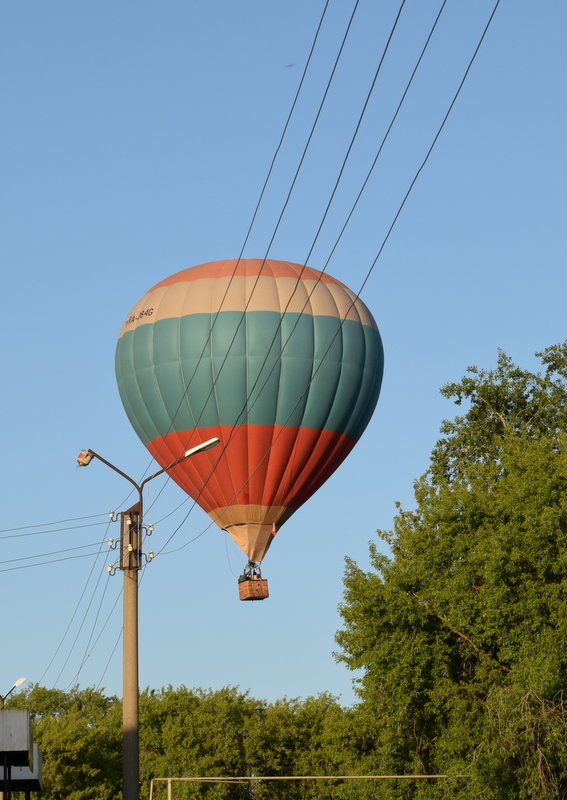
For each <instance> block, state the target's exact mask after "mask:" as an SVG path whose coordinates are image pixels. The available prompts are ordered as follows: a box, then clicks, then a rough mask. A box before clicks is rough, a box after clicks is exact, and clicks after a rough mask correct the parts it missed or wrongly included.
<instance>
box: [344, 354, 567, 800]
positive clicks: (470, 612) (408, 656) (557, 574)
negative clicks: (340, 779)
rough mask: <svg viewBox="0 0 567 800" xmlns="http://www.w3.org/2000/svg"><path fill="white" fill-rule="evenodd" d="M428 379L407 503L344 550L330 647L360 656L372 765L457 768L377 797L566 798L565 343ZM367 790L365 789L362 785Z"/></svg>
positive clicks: (355, 659) (352, 661) (349, 659)
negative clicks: (537, 361) (429, 433)
mask: <svg viewBox="0 0 567 800" xmlns="http://www.w3.org/2000/svg"><path fill="white" fill-rule="evenodd" d="M538 355H539V357H540V358H541V362H542V364H543V366H544V368H545V369H544V371H543V373H542V374H539V373H532V372H529V371H526V370H523V369H520V368H519V367H518V366H516V365H515V364H514V363H513V362H512V361H511V359H510V358H509V357H508V356H506V355H505V354H504V353H500V354H499V358H498V363H497V366H496V368H495V369H494V370H491V371H485V370H480V369H477V368H475V367H471V368H469V370H468V372H467V375H466V376H465V377H464V378H463V379H462V380H461V381H460V382H458V383H451V384H449V385H448V386H445V387H444V388H443V389H442V392H443V394H444V395H445V396H446V397H447V398H452V399H453V400H454V401H455V402H456V403H457V404H458V405H461V404H467V405H468V408H467V410H466V412H465V413H464V414H463V415H462V416H458V417H456V418H455V419H454V420H451V421H446V422H445V423H443V425H442V428H441V433H442V438H440V440H439V441H438V442H437V444H436V445H435V447H434V449H433V452H432V455H431V463H430V467H429V469H428V470H427V472H426V473H425V475H423V476H422V477H421V478H420V479H419V480H418V481H417V482H416V484H415V499H416V508H415V510H412V511H405V510H403V509H401V508H399V510H398V514H397V516H396V518H395V521H394V529H393V531H379V536H380V538H381V539H382V540H383V542H385V543H386V544H387V545H388V547H389V550H390V552H389V554H388V555H386V554H385V553H384V552H383V549H384V548H382V549H381V548H379V547H378V546H377V544H376V543H372V544H371V563H372V569H371V570H370V571H368V572H364V571H362V570H361V569H359V568H358V567H357V565H356V564H354V563H353V562H350V561H349V562H348V564H347V573H346V579H345V585H346V593H345V602H344V604H343V606H342V616H343V620H344V629H343V630H342V631H341V632H339V634H338V636H337V638H338V643H339V645H340V647H341V654H340V658H341V659H342V660H343V661H344V662H345V663H346V664H347V665H348V666H349V667H351V668H352V669H361V670H362V677H361V678H360V679H359V682H358V692H359V695H360V699H361V705H360V707H359V713H360V714H361V715H362V716H363V717H364V718H365V719H366V720H367V721H368V724H369V725H370V726H371V727H372V729H373V733H374V735H373V740H372V743H371V746H370V747H369V749H368V752H367V753H366V756H367V757H369V756H370V757H371V758H370V761H371V763H373V764H374V765H375V767H376V768H379V769H380V771H382V772H383V771H389V772H392V773H404V772H410V771H413V772H417V773H429V774H433V773H443V774H451V775H455V776H456V775H463V776H465V777H461V778H457V777H455V778H454V780H451V781H445V782H439V783H437V784H435V785H433V784H432V783H429V782H427V783H426V782H419V783H418V782H415V783H413V784H411V785H409V784H408V785H407V786H405V787H401V786H400V785H392V784H391V785H389V786H388V787H383V788H382V794H381V795H379V796H383V797H392V798H393V797H395V798H402V797H403V798H405V797H408V798H409V797H416V798H417V797H420V798H421V797H424V798H425V797H436V798H439V797H463V798H465V797H466V798H471V797H478V798H481V797H482V798H499V799H500V798H502V800H504V799H506V800H508V798H509V799H510V800H512V798H514V800H518V799H519V800H522V798H534V799H535V798H558V797H565V796H567V753H566V749H565V742H566V733H567V729H566V706H565V697H564V694H563V691H564V688H565V676H566V667H567V652H566V648H565V643H566V641H567V638H566V633H567V614H566V611H567V605H566V589H567V547H566V539H567V535H566V534H567V448H566V444H567V425H566V422H567V344H564V345H561V346H555V347H551V348H549V349H547V350H545V351H544V352H543V353H540V354H538ZM374 796H376V794H375V795H374Z"/></svg>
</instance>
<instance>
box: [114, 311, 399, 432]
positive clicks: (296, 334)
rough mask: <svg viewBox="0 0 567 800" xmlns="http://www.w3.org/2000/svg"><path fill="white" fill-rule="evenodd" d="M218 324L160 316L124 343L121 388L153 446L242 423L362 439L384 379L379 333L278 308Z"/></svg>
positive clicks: (223, 316) (208, 317)
mask: <svg viewBox="0 0 567 800" xmlns="http://www.w3.org/2000/svg"><path fill="white" fill-rule="evenodd" d="M214 318H215V315H212V314H191V315H188V316H185V317H180V318H170V319H164V320H158V321H157V322H155V323H150V324H147V325H140V326H138V327H137V328H136V329H135V330H132V331H128V332H126V333H125V334H124V335H123V336H122V337H121V338H120V340H119V342H118V346H117V349H116V375H117V380H118V388H119V391H120V395H121V398H122V402H123V403H124V406H125V409H126V412H127V414H128V416H129V418H130V420H131V421H132V424H133V425H134V428H135V430H136V432H137V433H138V435H139V436H140V438H141V439H142V440H143V441H144V442H145V443H147V442H149V441H151V440H153V439H155V438H156V437H158V436H163V435H165V434H166V433H168V432H169V431H183V430H188V429H192V428H195V427H197V426H198V427H213V426H215V425H235V424H242V423H248V424H251V425H287V426H292V427H307V428H315V429H320V428H325V429H327V430H331V431H335V432H338V433H344V434H347V435H349V436H352V437H353V438H354V439H358V438H359V436H360V435H361V433H362V431H363V430H364V428H365V427H366V425H367V423H368V421H369V419H370V416H371V414H372V411H373V410H374V406H375V404H376V401H377V399H378V394H379V392H380V384H381V380H382V371H383V363H384V357H383V349H382V342H381V339H380V334H379V333H378V331H377V330H376V329H375V328H373V327H370V326H367V325H362V324H360V323H359V322H356V321H354V320H346V321H343V322H342V323H341V320H340V319H338V318H336V317H330V316H313V315H311V314H297V313H286V314H284V315H283V316H282V315H281V314H280V313H278V312H272V311H252V312H248V313H247V314H245V315H244V320H243V321H242V322H241V320H242V313H241V312H238V311H226V312H222V313H220V314H219V315H218V316H217V317H216V321H215V322H214V327H212V323H213V320H214ZM239 323H240V324H239ZM211 328H212V333H211ZM233 339H234V341H233ZM273 340H274V341H273ZM272 341H273V345H272ZM231 342H232V344H231ZM270 345H272V347H271V351H270ZM203 349H204V353H203ZM227 351H228V352H229V354H228V356H227V357H226V358H225V355H226V353H227ZM223 362H224V363H223ZM191 378H192V380H191V383H190V385H189V388H188V390H187V391H185V390H186V387H187V385H188V383H189V381H190V379H191ZM213 385H214V389H213ZM211 390H212V391H211Z"/></svg>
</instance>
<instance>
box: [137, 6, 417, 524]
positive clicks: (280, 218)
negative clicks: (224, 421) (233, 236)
mask: <svg viewBox="0 0 567 800" xmlns="http://www.w3.org/2000/svg"><path fill="white" fill-rule="evenodd" d="M359 2H360V0H356V2H355V3H354V6H353V9H352V12H351V14H350V17H349V20H348V23H347V26H346V29H345V32H344V34H343V37H342V40H341V44H340V47H339V51H338V53H337V55H336V57H335V60H334V63H333V67H332V69H331V73H330V76H329V78H328V79H327V84H326V86H325V90H324V92H323V96H322V99H321V100H320V103H319V107H318V110H317V113H316V115H315V118H314V121H313V123H312V125H311V129H310V132H309V135H308V137H307V141H306V143H305V145H304V147H303V151H302V154H301V157H300V159H299V164H298V166H297V168H296V170H295V173H294V176H293V179H292V181H291V184H290V187H289V189H288V192H287V195H286V199H285V201H284V204H283V207H282V210H281V211H280V214H279V216H278V218H277V221H276V224H275V227H274V230H273V232H272V235H271V237H270V240H269V243H268V246H267V248H266V251H265V255H264V257H263V259H262V264H261V266H260V270H259V271H258V275H257V276H256V279H255V281H254V283H253V285H252V288H251V291H250V296H249V297H248V300H247V302H246V304H245V307H244V309H243V311H242V313H241V316H240V319H239V321H238V323H237V325H236V328H235V331H234V334H233V336H232V339H231V341H230V343H229V345H228V347H227V349H226V353H225V355H224V358H223V360H222V362H221V364H220V366H219V369H218V371H217V374H216V376H215V378H214V380H213V384H212V386H211V388H210V390H209V394H208V395H207V397H206V399H205V401H204V402H203V405H202V410H201V413H200V414H199V416H198V418H197V419H196V420H195V422H194V427H195V428H197V427H198V426H199V422H200V421H201V418H202V416H203V414H204V412H205V408H206V406H207V403H208V401H209V399H210V398H211V396H212V395H213V393H214V391H215V388H216V384H217V382H218V380H219V377H220V374H221V372H222V371H223V368H224V366H225V364H226V362H227V359H228V357H229V354H230V351H231V349H232V346H233V344H234V342H235V340H236V337H237V336H238V332H239V330H240V328H241V326H242V324H243V322H244V319H245V317H246V312H247V310H248V307H249V305H250V303H251V302H252V297H253V295H254V292H255V290H256V287H257V285H258V282H259V280H260V276H261V273H262V269H263V267H264V264H265V263H266V261H267V259H268V255H269V251H270V248H271V246H272V244H273V241H274V239H275V237H276V234H277V231H278V229H279V226H280V225H281V221H282V219H283V216H284V214H285V211H286V208H287V206H288V204H289V201H290V199H291V195H292V193H293V189H294V187H295V184H296V182H297V179H298V177H299V173H300V171H301V168H302V166H303V162H304V160H305V157H306V155H307V151H308V149H309V146H310V144H311V141H312V138H313V135H314V133H315V129H316V127H317V124H318V122H319V118H320V116H321V113H322V110H323V107H324V105H325V102H326V99H327V96H328V94H329V90H330V87H331V84H332V82H333V78H334V76H335V73H336V70H337V67H338V64H339V61H340V58H341V55H342V53H343V50H344V47H345V44H346V41H347V39H348V35H349V32H350V29H351V27H352V23H353V20H354V16H355V14H356V11H357V8H358V5H359ZM405 2H406V0H402V3H401V6H400V9H399V11H398V15H397V17H396V22H395V24H394V28H395V25H396V24H397V20H398V19H399V16H400V13H401V10H402V8H403V6H404V4H405ZM326 8H327V6H325V9H324V11H325V10H326ZM323 15H324V12H323ZM321 21H322V20H321ZM320 24H321V23H320ZM319 28H320V25H319ZM319 28H318V29H317V34H316V38H317V35H318V32H319ZM390 38H391V36H390ZM390 38H389V39H388V44H389V41H390ZM313 47H314V45H313ZM313 47H312V49H311V52H310V55H309V59H310V58H311V54H312V52H313ZM308 62H309V60H308ZM381 63H382V62H380V66H381ZM306 69H307V65H306ZM304 74H305V70H304ZM302 82H303V77H302ZM300 85H301V84H300ZM298 93H299V90H298ZM298 93H297V94H298ZM296 99H297V95H296ZM294 105H295V101H294ZM292 110H293V107H292ZM363 113H364V112H363ZM290 116H291V112H290ZM288 122H289V117H288ZM287 124H288V123H286V127H287ZM280 145H281V142H280ZM347 157H348V156H347ZM273 161H275V157H274V159H273ZM272 167H273V162H272V166H271V167H270V171H271V169H272ZM339 179H340V178H339ZM249 232H250V229H249ZM249 232H248V234H247V237H248V236H249ZM243 249H244V248H242V251H241V252H243ZM238 261H240V256H239V259H238ZM238 261H237V263H236V265H235V268H234V271H233V274H232V276H231V279H230V281H229V284H228V287H227V289H226V291H225V295H224V297H223V302H224V298H226V296H227V293H228V291H229V288H230V284H231V283H232V280H233V279H234V276H235V274H236V269H237V266H238ZM298 282H299V281H298ZM219 313H220V308H219V311H217V312H216V313H215V317H214V319H213V323H212V326H211V330H210V332H209V334H208V337H207V340H206V342H205V345H204V347H203V349H202V351H201V355H200V357H199V359H198V360H197V365H196V366H195V368H194V370H193V373H192V375H191V377H190V378H189V380H188V381H187V383H186V385H185V389H184V391H183V394H182V396H181V399H180V401H179V404H178V406H177V409H176V411H175V413H174V415H173V418H172V421H171V423H170V429H171V426H172V425H173V423H174V421H175V418H176V416H177V414H178V413H179V410H180V409H181V406H182V403H183V401H184V399H185V397H186V395H187V392H188V391H189V387H190V385H191V381H192V380H193V378H194V377H195V375H196V373H197V370H198V368H199V365H200V363H201V361H202V359H203V357H204V353H205V351H206V348H207V344H208V342H209V341H210V337H211V334H212V328H213V327H214V323H215V322H216V319H217V318H218V315H219ZM280 326H281V323H280ZM249 396H250V394H249ZM247 400H248V398H247ZM246 402H247V401H246ZM245 407H246V403H245ZM223 445H224V446H225V447H226V446H227V443H223ZM146 471H147V468H146ZM168 480H169V476H168ZM163 488H164V487H162V490H161V491H163ZM160 494H161V492H160V493H158V495H157V497H159V496H160ZM157 497H156V498H155V500H154V501H153V503H155V501H156V500H157ZM184 502H185V501H184ZM153 503H151V504H150V505H149V506H148V508H151V507H152V505H153ZM193 508H194V505H193V506H192V507H191V509H190V510H192V509H193Z"/></svg>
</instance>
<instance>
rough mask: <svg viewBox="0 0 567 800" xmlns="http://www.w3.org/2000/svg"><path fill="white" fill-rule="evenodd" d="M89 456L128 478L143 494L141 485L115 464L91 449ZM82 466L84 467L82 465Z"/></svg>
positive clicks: (88, 452)
mask: <svg viewBox="0 0 567 800" xmlns="http://www.w3.org/2000/svg"><path fill="white" fill-rule="evenodd" d="M87 454H88V455H90V456H92V457H93V458H98V460H99V461H102V463H103V464H106V466H107V467H110V469H111V470H114V472H117V473H118V474H119V475H122V477H123V478H126V480H127V481H129V483H131V484H132V486H134V487H135V488H136V490H137V491H138V493H140V492H141V490H142V489H141V486H139V485H138V484H137V483H136V481H135V480H134V479H133V478H131V477H130V476H129V475H126V473H125V472H122V470H121V469H118V467H115V466H114V464H111V463H110V461H107V460H106V458H103V457H102V456H101V455H99V454H98V453H95V451H94V450H90V449H89V450H87ZM79 463H80V462H79ZM81 466H82V465H81ZM85 466H86V464H85ZM157 474H158V475H159V473H157ZM146 482H147V481H144V483H146ZM143 485H144V484H142V486H143Z"/></svg>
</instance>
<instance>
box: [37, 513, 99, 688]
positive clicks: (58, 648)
mask: <svg viewBox="0 0 567 800" xmlns="http://www.w3.org/2000/svg"><path fill="white" fill-rule="evenodd" d="M108 525H109V526H110V522H109V523H108ZM107 532H108V528H107ZM104 542H105V540H104V539H103V540H102V541H101V542H100V543H99V550H98V552H97V553H96V555H95V558H94V559H93V563H92V566H91V569H90V572H89V574H88V577H87V580H86V581H85V584H84V586H83V590H82V592H81V595H80V597H79V599H78V601H77V602H76V603H75V608H74V609H73V612H72V614H71V617H70V619H69V622H68V623H67V627H66V628H65V631H64V633H63V636H62V637H61V639H60V641H59V644H58V645H57V647H56V649H55V652H54V653H53V655H52V657H51V660H50V661H49V664H48V665H47V667H46V668H45V669H44V671H43V674H42V676H41V678H40V679H39V683H41V682H42V681H43V679H44V678H45V676H46V675H47V673H48V672H49V670H50V668H51V665H52V664H53V662H54V661H55V659H56V658H57V656H58V654H59V651H60V650H61V648H62V647H63V643H64V641H65V639H66V638H67V635H68V633H69V631H70V629H71V626H72V624H73V622H74V620H75V617H76V616H77V614H78V612H79V608H80V607H81V603H82V601H83V597H84V596H85V594H86V591H87V588H88V585H89V583H90V581H91V578H92V575H93V572H94V569H95V566H96V563H97V560H98V557H99V556H100V555H101V554H102V552H103V550H102V548H103V545H104ZM97 585H98V584H97Z"/></svg>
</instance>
